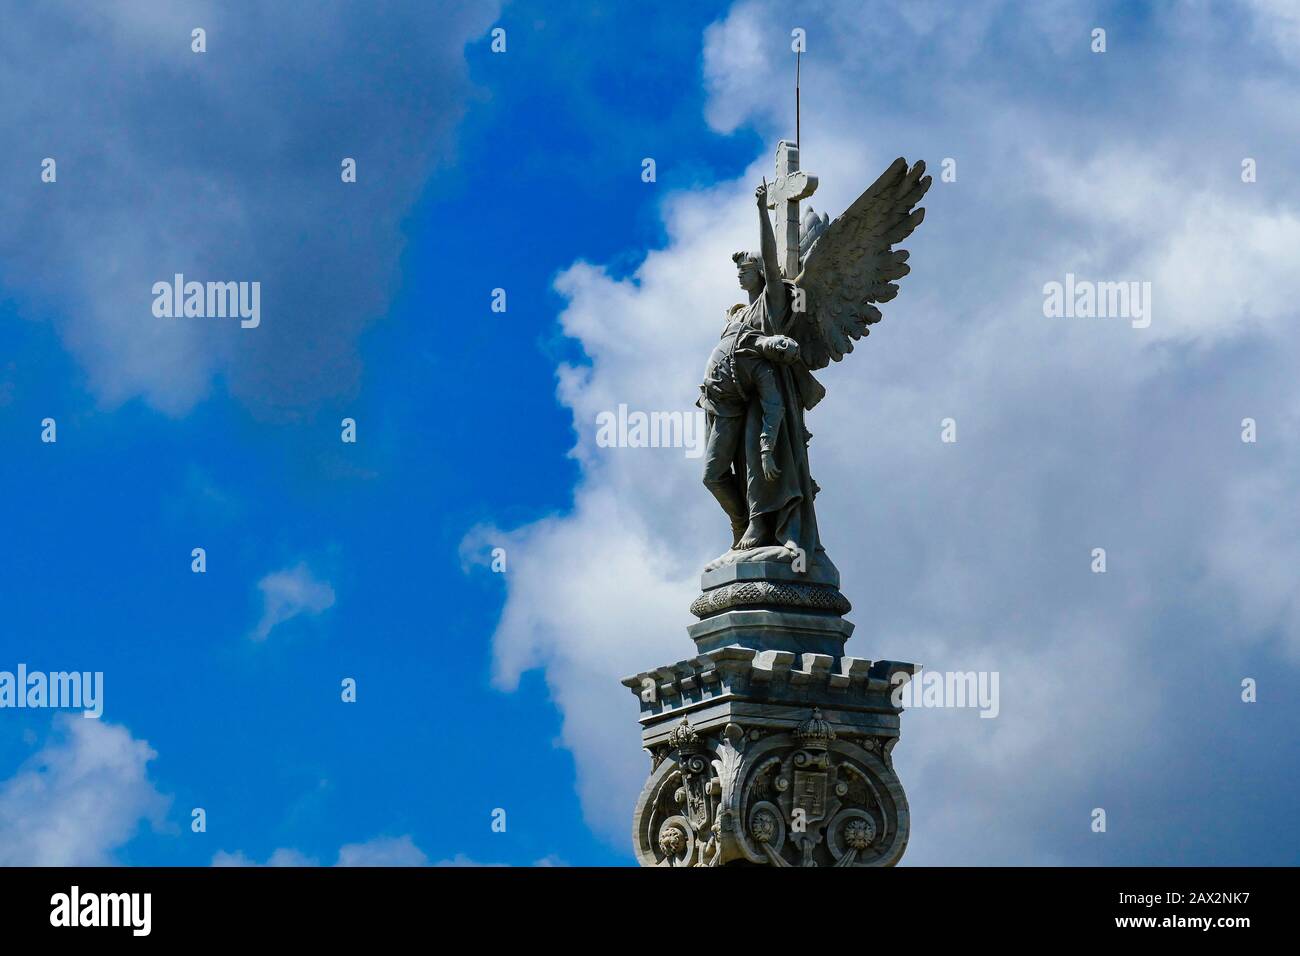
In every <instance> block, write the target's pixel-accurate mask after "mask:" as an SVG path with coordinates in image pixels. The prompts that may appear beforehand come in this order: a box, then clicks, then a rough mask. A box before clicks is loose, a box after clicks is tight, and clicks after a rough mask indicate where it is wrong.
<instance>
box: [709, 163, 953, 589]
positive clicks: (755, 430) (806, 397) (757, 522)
mask: <svg viewBox="0 0 1300 956" xmlns="http://www.w3.org/2000/svg"><path fill="white" fill-rule="evenodd" d="M782 147H783V148H786V147H787V144H785V143H783V144H782ZM790 148H791V149H793V147H790ZM793 155H794V157H795V159H794V164H793V168H795V169H797V155H798V154H797V152H794V153H793ZM924 173H925V164H924V163H919V162H918V163H917V164H916V165H914V166H912V167H911V168H910V169H909V168H908V166H907V162H906V160H904V159H902V158H899V159H897V160H895V161H894V163H893V164H892V165H891V166H890V167H889V168H888V169H887V170H885V172H884V174H883V175H881V177H880V178H879V179H877V180H876V181H875V183H873V184H872V185H871V186H870V187H869V188H868V189H867V191H866V192H864V193H863V194H862V195H861V196H859V197H858V199H857V200H856V201H855V202H854V203H853V204H852V205H851V206H849V208H848V210H847V211H845V213H844V215H842V216H840V217H839V218H838V219H836V220H834V221H833V222H827V220H826V218H825V217H824V216H822V217H818V216H817V215H816V214H815V213H814V212H813V211H812V210H811V209H809V210H808V214H807V215H806V217H805V220H804V224H803V228H802V230H798V229H797V227H794V226H793V223H795V222H797V221H798V212H797V210H798V204H797V199H798V198H802V197H803V196H806V195H809V194H810V193H811V191H812V189H815V188H816V180H815V179H813V178H812V177H809V176H807V175H806V174H798V175H799V176H802V179H801V180H800V182H802V184H803V191H802V192H791V191H790V189H789V188H788V184H789V182H791V181H792V180H793V178H794V177H793V176H791V175H787V176H785V177H782V181H781V185H780V187H779V188H778V184H776V183H774V184H773V187H772V188H769V186H768V184H767V182H766V181H764V183H763V185H761V186H759V187H758V188H757V189H756V190H755V191H754V196H755V199H756V201H757V204H758V211H759V215H758V218H759V251H758V252H757V253H754V252H737V253H736V254H735V255H734V256H732V259H733V260H734V262H735V263H736V277H737V279H738V280H739V282H740V287H741V288H742V289H744V290H745V291H746V292H747V293H748V294H749V303H748V304H740V305H735V306H732V308H731V309H729V310H728V312H727V318H726V324H725V326H724V327H723V330H722V337H721V339H720V340H719V341H718V344H717V346H716V347H715V348H714V350H713V353H712V354H711V355H710V356H709V360H708V362H707V363H706V365H705V369H704V382H703V384H702V385H701V386H700V398H699V401H698V403H697V404H698V405H699V406H700V407H701V408H703V409H704V412H705V424H706V432H707V437H706V444H705V450H704V484H705V487H707V488H708V489H709V491H710V492H712V493H713V496H714V497H715V498H717V499H718V503H719V504H720V505H721V506H722V510H723V511H724V512H725V513H726V515H727V518H728V519H729V520H730V522H731V533H732V541H731V548H730V549H729V550H728V551H727V552H726V553H725V554H723V555H722V556H721V557H719V558H717V559H715V560H714V561H713V562H711V563H710V564H709V565H708V567H707V568H706V570H710V569H713V568H716V567H720V566H723V565H726V564H732V563H735V562H738V561H784V562H791V561H793V560H795V558H796V556H798V555H800V554H802V555H803V556H804V558H805V561H806V562H807V563H808V564H809V565H813V564H818V563H821V564H823V565H828V564H829V561H828V559H827V558H826V556H825V553H824V551H823V550H822V547H821V541H820V538H819V537H818V534H817V518H816V515H815V513H814V511H813V500H814V499H815V498H816V496H817V491H818V487H817V483H816V482H815V481H813V478H812V474H811V473H810V471H809V468H808V441H809V439H810V438H811V437H812V435H811V433H809V432H808V430H807V429H806V428H805V427H804V412H805V411H808V410H810V409H812V408H813V407H814V406H815V405H816V404H817V403H818V402H819V401H821V399H822V397H823V396H824V395H825V394H826V390H825V389H824V388H823V387H822V386H821V384H820V383H819V382H818V381H817V380H816V379H815V378H813V375H812V373H813V372H814V371H816V370H818V369H822V368H825V367H826V366H828V365H829V364H830V363H831V361H832V360H834V361H837V362H838V361H839V360H840V359H842V358H843V357H844V356H845V355H846V354H847V353H849V352H851V351H853V343H854V341H855V340H856V339H859V338H861V337H862V336H864V335H867V334H868V332H869V331H870V329H869V327H870V326H871V325H873V324H875V323H876V322H879V321H880V318H881V315H880V310H879V309H877V308H876V304H877V303H880V302H888V301H889V300H890V299H892V298H894V296H895V295H897V294H898V286H897V285H895V284H894V282H893V280H895V279H898V278H901V277H902V276H905V275H907V273H908V272H909V271H910V269H909V268H908V265H907V252H906V251H904V250H902V249H898V250H895V249H894V245H895V244H896V243H898V242H901V241H902V240H904V239H906V238H907V237H908V236H909V235H911V233H912V230H913V229H915V228H916V227H917V225H919V224H920V222H921V220H922V219H923V218H924V217H925V210H924V209H918V208H916V204H917V203H918V202H919V201H920V200H921V197H922V196H924V195H925V191H926V190H927V189H929V188H930V177H929V176H926V175H924ZM809 182H811V186H809V185H808V183H809ZM774 191H775V195H773V192H774ZM790 196H793V197H794V201H789V199H790ZM769 206H777V207H778V220H779V221H780V224H781V226H782V228H783V229H785V230H786V231H785V233H784V234H783V235H782V236H781V239H782V240H783V242H782V246H783V248H781V247H778V239H777V235H776V234H775V233H774V232H773V228H772V222H771V220H770V219H769V217H768V213H767V208H768V207H769ZM791 212H793V217H792V218H791V215H790V214H791ZM795 236H797V239H795ZM792 240H794V241H792ZM783 256H784V257H785V259H784V263H783V261H782V257H783ZM783 264H784V265H785V267H786V270H787V271H786V272H785V273H784V274H783V272H782V265H783ZM796 272H797V277H795V278H793V279H791V278H790V275H791V274H793V273H796Z"/></svg>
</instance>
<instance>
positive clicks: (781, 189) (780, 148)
mask: <svg viewBox="0 0 1300 956" xmlns="http://www.w3.org/2000/svg"><path fill="white" fill-rule="evenodd" d="M816 190H817V177H816V176H809V175H808V174H807V173H805V172H804V171H803V170H801V169H800V168H799V147H798V146H796V145H795V144H794V143H791V142H788V141H786V140H784V139H783V140H781V142H779V143H777V144H776V179H774V180H773V181H772V182H771V184H770V185H769V186H768V187H767V208H768V209H775V210H776V225H775V227H774V228H773V231H774V232H775V233H776V252H777V257H778V258H779V259H780V260H781V271H782V272H783V273H785V277H786V278H787V279H794V278H796V277H797V276H798V275H799V200H800V199H807V198H808V197H809V196H811V195H812V194H813V193H814V192H816Z"/></svg>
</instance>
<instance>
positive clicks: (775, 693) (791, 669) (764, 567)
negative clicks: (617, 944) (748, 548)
mask: <svg viewBox="0 0 1300 956" xmlns="http://www.w3.org/2000/svg"><path fill="white" fill-rule="evenodd" d="M701 587H702V593H701V594H700V596H699V597H698V598H696V600H695V601H694V603H693V604H692V605H691V611H692V613H694V614H695V615H696V616H697V617H699V618H700V621H699V622H698V623H696V624H693V625H691V627H690V628H689V633H690V636H691V638H692V639H693V640H694V641H695V644H696V650H697V654H696V656H695V657H692V658H690V659H688V660H684V661H679V662H678V663H675V664H669V665H667V666H664V667H659V668H655V669H653V670H649V671H645V672H643V673H640V674H636V675H634V676H632V677H628V678H625V679H624V680H623V683H624V684H625V685H626V686H627V687H629V688H630V689H631V690H632V692H633V693H634V694H636V695H637V697H638V698H639V699H640V701H641V726H642V735H641V737H642V743H643V745H644V747H645V749H646V750H647V751H648V752H649V753H650V759H651V769H650V776H649V779H648V780H647V781H646V784H645V789H644V790H643V791H642V793H641V796H640V798H639V799H638V801H637V805H636V810H635V812H634V814H633V819H632V840H633V845H634V847H635V850H636V854H637V859H638V860H639V861H640V862H641V864H642V865H643V866H721V865H746V864H749V865H767V866H892V865H893V864H895V863H897V862H898V860H899V859H900V858H901V857H902V855H903V851H904V849H906V847H907V837H908V831H909V825H910V820H909V816H908V810H907V798H906V796H905V795H904V793H903V786H902V784H901V783H900V782H899V779H898V777H897V775H895V773H894V767H893V760H892V759H891V753H892V751H893V749H894V745H895V744H897V743H898V735H899V717H900V713H901V709H900V708H898V707H895V706H894V705H893V703H892V701H891V691H892V690H893V689H894V687H895V686H897V683H898V682H899V681H904V680H907V679H909V678H910V677H911V676H912V675H913V674H915V673H916V672H917V671H919V670H920V667H919V666H918V665H915V664H908V663H902V662H899V661H888V660H885V661H870V660H864V659H862V658H856V657H846V656H844V653H843V650H844V642H845V641H846V640H847V639H848V637H849V635H850V633H852V630H853V625H852V624H851V623H850V622H849V621H846V620H845V619H844V617H843V615H844V614H845V613H847V612H848V611H849V610H850V607H849V602H848V601H847V600H846V599H845V597H844V595H843V594H841V593H840V590H839V574H838V572H836V571H834V569H832V568H829V567H827V568H817V567H814V568H812V569H810V570H809V571H808V572H806V573H801V572H797V571H795V570H793V569H792V568H791V566H790V565H789V564H781V563H776V562H750V563H741V564H733V565H730V566H727V567H723V568H719V569H717V570H714V571H710V572H707V573H705V574H704V576H703V578H702V580H701Z"/></svg>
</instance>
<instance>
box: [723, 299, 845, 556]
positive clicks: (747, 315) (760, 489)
mask: <svg viewBox="0 0 1300 956" xmlns="http://www.w3.org/2000/svg"><path fill="white" fill-rule="evenodd" d="M794 301H795V299H794V286H793V284H792V283H788V282H787V283H786V307H785V310H784V311H783V313H782V314H781V315H779V316H775V317H774V316H772V315H770V314H769V311H768V306H767V296H766V295H760V296H759V297H758V298H757V299H755V300H754V301H753V302H751V303H750V304H749V305H748V306H746V307H745V311H744V313H743V314H742V316H741V319H742V321H744V322H745V323H746V324H748V325H750V326H751V327H752V328H754V329H757V330H758V331H759V332H760V333H762V334H763V335H784V334H787V332H786V330H787V328H788V327H789V324H790V323H789V320H790V305H791V303H792V302H794ZM773 371H774V372H775V376H776V385H777V388H778V390H779V391H780V393H781V401H782V403H783V404H784V406H785V408H784V411H785V414H784V415H783V416H782V419H783V421H782V427H781V429H780V432H779V434H778V435H777V440H776V445H775V447H774V448H773V449H772V455H773V459H774V460H775V462H776V466H777V468H779V469H780V470H781V475H780V477H778V478H777V479H776V480H775V481H768V480H767V478H766V477H764V475H763V467H762V462H761V458H760V451H761V449H760V436H761V434H762V432H763V411H762V407H761V406H760V404H759V403H758V402H757V401H753V400H751V401H750V403H749V409H748V412H747V418H746V423H745V438H744V441H742V442H741V443H740V449H739V451H738V452H737V461H736V466H735V467H736V473H737V474H738V475H740V476H742V480H743V482H744V490H745V498H746V500H747V501H748V503H749V514H750V517H753V516H754V515H760V514H762V515H768V516H769V517H770V522H769V527H770V528H771V529H772V532H773V536H774V538H775V542H774V543H775V544H778V545H783V544H787V543H793V544H794V545H795V546H796V547H798V548H801V549H802V550H803V552H804V554H805V555H806V557H807V560H808V564H809V566H810V567H811V566H812V565H813V564H815V563H818V562H819V561H825V556H824V555H823V554H822V548H821V539H820V537H819V536H818V534H817V515H816V513H815V511H814V508H813V499H814V498H815V497H816V496H817V491H818V488H817V483H816V482H815V481H813V478H812V474H811V472H810V471H809V468H808V440H809V439H810V438H811V437H812V435H811V434H809V432H808V430H807V429H806V428H805V427H804V410H805V409H806V408H812V407H813V406H814V405H816V404H817V402H819V401H820V400H821V398H822V396H823V395H825V389H823V388H822V386H821V385H820V384H819V383H818V382H817V380H816V379H814V378H813V377H812V374H811V373H810V372H809V371H808V368H807V367H806V366H805V365H804V364H803V362H802V361H796V362H795V364H793V365H781V364H779V363H774V366H773Z"/></svg>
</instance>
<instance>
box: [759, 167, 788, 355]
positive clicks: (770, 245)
mask: <svg viewBox="0 0 1300 956" xmlns="http://www.w3.org/2000/svg"><path fill="white" fill-rule="evenodd" d="M754 196H755V197H756V198H757V200H758V248H759V252H760V253H761V254H762V256H763V280H764V294H765V295H766V296H767V314H768V315H770V316H771V317H772V322H773V325H774V328H773V331H777V329H776V328H775V325H776V323H778V322H780V321H781V317H782V316H783V315H784V314H785V298H786V297H785V282H784V281H782V278H781V261H780V259H779V258H778V257H777V254H776V234H775V233H774V232H772V220H771V219H770V218H769V217H768V215H767V183H766V182H764V183H763V185H761V186H759V187H758V188H757V189H756V190H754Z"/></svg>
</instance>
